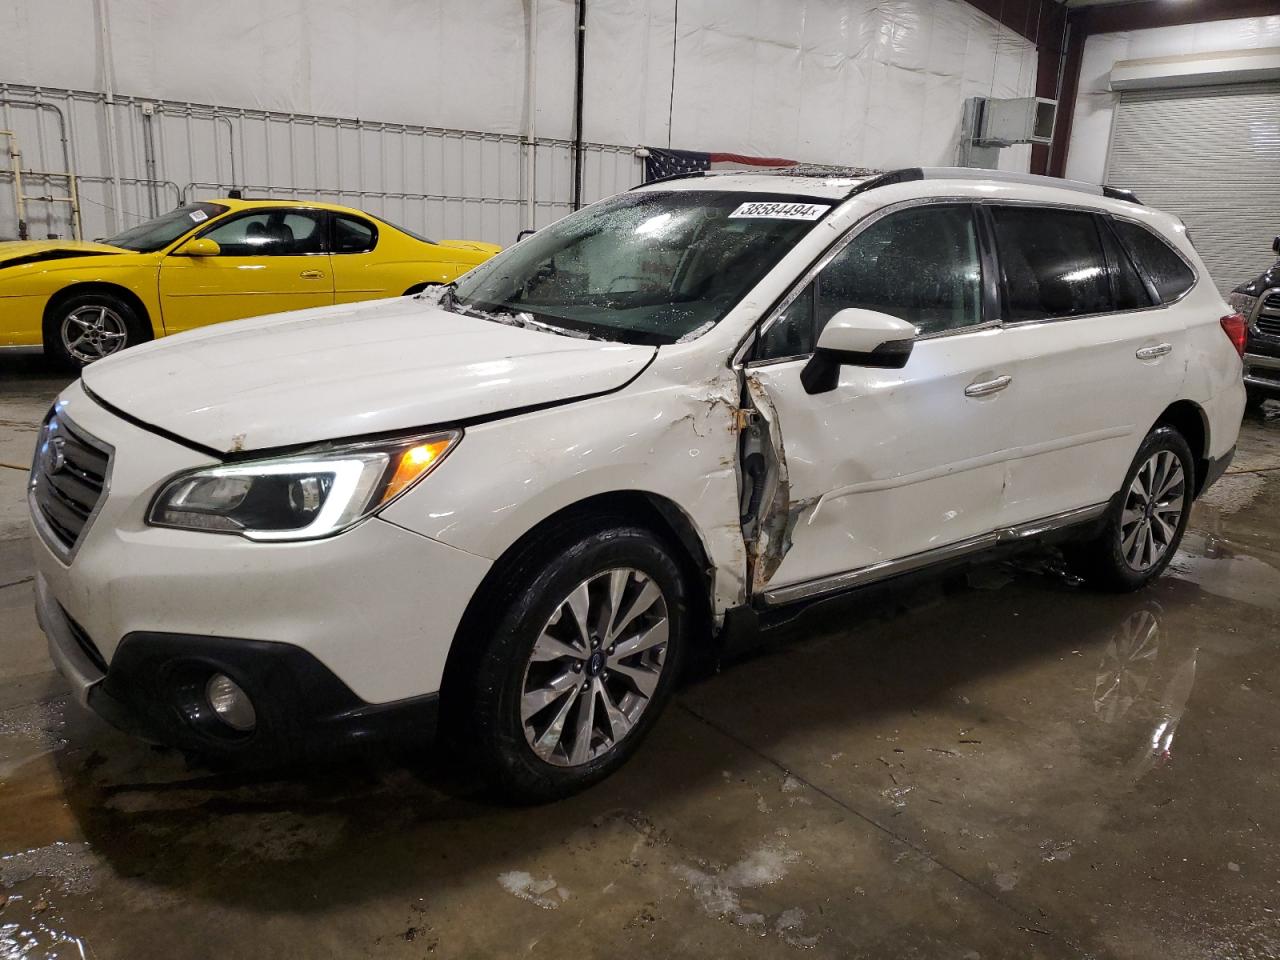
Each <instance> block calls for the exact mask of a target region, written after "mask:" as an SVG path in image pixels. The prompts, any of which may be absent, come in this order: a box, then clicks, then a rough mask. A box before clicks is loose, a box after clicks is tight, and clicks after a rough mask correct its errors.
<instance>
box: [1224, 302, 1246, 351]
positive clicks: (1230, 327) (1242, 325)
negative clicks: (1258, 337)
mask: <svg viewBox="0 0 1280 960" xmlns="http://www.w3.org/2000/svg"><path fill="white" fill-rule="evenodd" d="M1218 322H1219V323H1220V324H1222V332H1223V333H1225V334H1226V335H1227V339H1228V340H1230V341H1231V345H1232V346H1233V347H1235V348H1236V353H1238V354H1240V356H1241V357H1243V356H1244V345H1245V341H1246V340H1248V339H1249V324H1248V322H1246V320H1245V318H1244V317H1242V316H1240V314H1238V313H1232V314H1229V315H1227V316H1225V317H1223V318H1222V319H1221V320H1219V321H1218Z"/></svg>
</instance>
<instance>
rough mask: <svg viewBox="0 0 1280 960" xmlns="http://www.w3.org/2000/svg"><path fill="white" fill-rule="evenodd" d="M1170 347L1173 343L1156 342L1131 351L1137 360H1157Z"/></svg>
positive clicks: (1170, 348)
mask: <svg viewBox="0 0 1280 960" xmlns="http://www.w3.org/2000/svg"><path fill="white" fill-rule="evenodd" d="M1172 349H1173V344H1171V343H1157V344H1156V345H1155V346H1152V347H1139V348H1138V349H1137V350H1135V351H1134V352H1133V355H1134V356H1135V357H1137V358H1138V359H1139V360H1158V359H1159V358H1160V357H1163V356H1164V355H1165V354H1166V353H1168V352H1169V351H1170V350H1172Z"/></svg>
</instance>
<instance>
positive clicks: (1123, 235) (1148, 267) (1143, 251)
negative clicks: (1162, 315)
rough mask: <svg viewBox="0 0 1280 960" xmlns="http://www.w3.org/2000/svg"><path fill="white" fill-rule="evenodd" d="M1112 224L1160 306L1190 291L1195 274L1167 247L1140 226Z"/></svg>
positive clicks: (1126, 221) (1120, 221) (1121, 221)
mask: <svg viewBox="0 0 1280 960" xmlns="http://www.w3.org/2000/svg"><path fill="white" fill-rule="evenodd" d="M1114 223H1115V228H1116V232H1117V233H1119V234H1120V239H1121V240H1122V241H1123V242H1124V245H1125V246H1126V247H1128V249H1129V253H1130V254H1131V255H1132V256H1133V259H1134V261H1135V262H1136V263H1137V264H1138V267H1139V269H1141V270H1142V271H1143V272H1144V273H1145V274H1146V275H1147V277H1148V278H1150V280H1151V282H1152V284H1153V285H1154V286H1155V288H1156V295H1157V296H1159V298H1160V302H1161V303H1172V302H1173V301H1174V300H1177V299H1178V298H1179V297H1180V296H1182V295H1183V294H1184V293H1186V292H1187V291H1188V290H1190V289H1191V287H1192V286H1193V285H1194V284H1195V282H1196V275H1195V273H1194V272H1193V271H1192V269H1191V268H1190V267H1189V266H1187V264H1186V261H1185V260H1183V259H1182V257H1180V256H1178V254H1177V253H1175V252H1174V251H1173V248H1172V247H1170V246H1169V244H1167V243H1165V241H1164V240H1162V239H1160V237H1158V236H1156V235H1155V234H1154V233H1152V232H1151V231H1150V230H1148V229H1147V228H1146V227H1144V226H1142V225H1141V224H1138V223H1132V222H1130V221H1128V220H1116V221H1114Z"/></svg>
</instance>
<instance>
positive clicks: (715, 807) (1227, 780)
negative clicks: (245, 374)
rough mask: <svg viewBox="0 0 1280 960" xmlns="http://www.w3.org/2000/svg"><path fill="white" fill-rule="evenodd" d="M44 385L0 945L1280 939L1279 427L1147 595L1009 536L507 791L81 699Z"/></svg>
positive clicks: (1155, 951) (18, 527)
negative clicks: (618, 755)
mask: <svg viewBox="0 0 1280 960" xmlns="http://www.w3.org/2000/svg"><path fill="white" fill-rule="evenodd" d="M61 382H62V378H60V377H58V376H56V375H53V374H50V373H47V372H44V370H43V368H42V366H41V365H40V363H38V362H37V361H35V360H24V359H16V358H8V359H0V463H2V464H3V466H0V585H3V586H0V904H4V905H3V906H2V907H0V958H26V957H45V956H51V957H99V958H110V957H121V958H136V957H145V956H159V955H163V956H166V957H197V956H199V957H206V956H214V955H223V956H246V957H247V956H282V957H283V956H287V957H290V958H305V957H339V956H340V957H365V956H369V957H388V958H396V957H435V956H443V957H488V956H503V957H506V956H513V955H516V954H529V955H532V956H547V957H566V956H584V957H585V956H602V955H610V956H615V957H630V956H655V957H673V956H698V957H766V956H768V957H778V956H787V955H790V954H791V953H792V952H793V951H794V952H798V953H803V952H806V951H807V952H809V953H810V954H811V955H814V956H832V957H895V958H898V957H929V958H933V957H956V958H973V957H1014V956H1017V957H1059V956H1098V957H1100V956H1115V957H1126V958H1129V957H1153V958H1162V960H1164V958H1182V957H1187V958H1191V957H1195V958H1205V957H1221V958H1242V960H1243V958H1257V957H1274V956H1277V955H1280V912H1277V911H1280V804H1277V791H1278V789H1280V658H1278V657H1277V652H1278V651H1280V482H1278V481H1280V472H1276V471H1278V470H1280V420H1278V421H1277V422H1275V423H1270V422H1268V420H1267V419H1265V418H1259V419H1253V420H1250V421H1248V422H1247V423H1246V427H1245V430H1244V433H1243V436H1242V440H1241V452H1240V455H1239V457H1238V458H1237V462H1236V466H1235V467H1233V469H1232V471H1231V473H1230V475H1229V476H1227V477H1226V478H1224V479H1223V480H1222V481H1221V483H1220V484H1219V485H1218V486H1217V487H1216V488H1215V489H1214V490H1213V491H1212V493H1211V495H1210V496H1209V497H1208V498H1206V500H1205V501H1202V502H1201V503H1200V504H1198V505H1197V508H1196V512H1195V515H1194V518H1193V521H1192V529H1191V531H1190V532H1189V534H1188V536H1187V538H1186V541H1185V543H1184V546H1183V551H1182V553H1181V554H1180V555H1179V556H1178V558H1177V559H1176V561H1175V564H1174V567H1173V569H1172V570H1171V571H1170V572H1169V574H1167V575H1166V576H1165V577H1164V578H1163V579H1162V580H1161V581H1160V582H1159V583H1158V584H1157V585H1156V586H1154V587H1153V588H1152V589H1150V590H1148V591H1147V592H1145V593H1142V594H1140V595H1136V596H1125V597H1115V596H1102V595H1098V594H1094V593H1090V592H1087V591H1085V590H1083V589H1080V588H1078V587H1076V586H1074V585H1072V584H1071V583H1069V582H1067V580H1066V579H1065V578H1064V577H1062V576H1061V575H1059V574H1057V573H1055V566H1054V564H1053V563H1051V562H1038V561H1033V560H1028V561H1022V562H1020V563H1018V564H1016V565H1013V564H1001V565H992V566H988V567H983V568H980V569H978V570H976V571H974V572H973V573H971V574H969V575H968V577H967V578H965V580H964V582H956V581H955V579H954V578H953V580H951V581H948V582H946V583H945V584H943V583H939V584H934V585H931V586H925V587H921V588H917V589H915V590H912V591H910V592H905V593H902V594H901V595H899V596H896V597H894V598H893V600H892V602H891V603H888V604H880V605H877V606H875V608H874V609H872V610H868V609H866V605H865V604H850V603H842V604H839V605H837V606H834V607H828V608H827V609H825V610H821V611H815V612H813V613H811V614H809V615H806V616H805V617H804V618H802V619H801V620H800V621H798V622H797V623H795V624H794V625H793V627H792V628H791V629H790V630H788V632H787V635H786V636H785V637H782V638H780V639H779V640H778V641H777V642H775V643H773V644H771V645H770V646H769V647H768V648H766V650H765V651H764V652H763V653H762V654H761V655H759V656H757V657H755V658H753V659H751V660H749V661H746V662H743V663H739V664H737V665H735V666H733V667H730V668H728V669H726V670H724V671H722V672H721V673H720V674H719V675H717V676H715V677H712V678H709V679H706V680H703V681H700V682H697V683H695V684H692V685H690V686H689V687H687V688H686V689H684V690H683V691H682V692H681V693H680V694H679V695H678V697H677V700H676V702H675V703H674V704H673V705H672V707H671V708H670V709H669V710H668V712H667V714H666V716H665V717H664V718H663V720H662V722H661V723H660V724H659V725H658V726H657V728H656V730H655V732H654V734H653V736H652V737H651V738H650V740H649V741H648V742H647V743H646V744H645V746H644V748H643V749H642V750H641V751H640V753H639V755H638V756H637V757H636V758H635V759H634V760H633V762H632V763H631V764H630V765H629V766H628V767H627V768H625V769H624V770H623V771H622V772H621V773H620V774H619V775H617V776H615V777H614V778H613V779H611V780H610V781H608V782H607V783H605V784H603V785H602V786H600V787H598V788H596V789H594V790H592V791H590V792H589V793H587V794H585V795H583V796H580V797H577V798H575V799H572V800H570V801H567V802H564V803H560V804H556V805H552V806H547V807H542V808H535V809H505V808H501V807H496V806H492V805H488V804H486V803H484V802H483V801H482V800H480V799H477V798H478V797H479V793H478V791H477V790H476V789H475V787H474V785H473V784H470V783H469V782H467V781H466V779H465V778H464V777H462V776H461V775H460V774H458V773H457V772H456V771H455V770H454V769H453V768H452V767H450V766H449V765H448V764H447V763H446V762H444V761H442V760H440V759H438V758H431V757H426V758H417V759H413V760H398V761H397V760H392V759H387V758H382V759H375V758H370V759H368V760H367V761H364V762H351V763H343V764H341V765H333V766H330V767H328V768H325V769H322V770H316V771H314V772H311V773H307V774H301V775H300V774H296V773H295V774H291V775H270V776H263V775H258V776H246V775H244V774H233V773H226V772H216V771H212V770H208V769H204V768H202V767H200V766H199V765H195V764H192V763H189V762H188V761H186V760H184V758H183V757H182V756H180V755H179V754H176V753H174V752H172V751H168V750H163V749H158V748H151V747H148V746H145V745H142V744H140V743H136V742H134V741H131V740H129V739H127V738H126V737H124V736H122V735H120V734H117V733H116V732H114V731H113V730H111V729H110V728H108V727H106V726H105V725H104V724H103V723H101V722H100V721H98V720H97V719H95V718H94V717H92V716H89V715H87V714H85V713H84V712H82V711H81V710H80V709H78V708H77V707H76V706H75V704H74V703H69V702H68V700H67V698H66V696H65V692H64V688H63V687H62V685H61V684H60V682H59V681H58V680H57V679H56V677H55V676H54V675H53V674H52V673H51V672H50V668H49V664H48V660H47V658H46V656H45V654H44V651H43V638H42V637H41V635H40V633H39V631H38V630H37V628H36V626H35V623H34V620H33V617H32V614H31V612H30V608H31V584H30V577H31V569H30V564H29V561H28V559H27V544H26V543H25V539H24V538H25V536H26V533H25V528H24V521H23V505H22V491H23V477H24V470H25V464H26V463H27V461H28V459H29V455H30V449H29V448H30V446H31V444H32V442H33V438H34V429H35V424H36V422H37V421H38V419H39V417H40V416H41V415H42V413H43V410H44V408H45V406H46V405H47V403H48V401H49V399H50V398H51V397H52V396H53V394H54V393H55V392H56V390H57V389H58V387H59V386H60V384H61ZM1273 478H1275V479H1273ZM6 899H7V903H6Z"/></svg>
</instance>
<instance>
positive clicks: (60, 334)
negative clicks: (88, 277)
mask: <svg viewBox="0 0 1280 960" xmlns="http://www.w3.org/2000/svg"><path fill="white" fill-rule="evenodd" d="M150 339H151V331H150V330H149V329H148V327H147V325H146V323H145V322H144V321H143V319H142V318H141V317H139V316H138V313H137V311H136V310H135V309H134V308H133V307H132V306H131V305H130V304H129V303H128V302H127V301H125V300H124V299H123V298H121V297H118V296H115V295H114V294H110V293H81V294H73V295H71V296H69V297H62V298H59V299H58V300H56V301H54V302H53V303H52V304H50V306H49V309H48V310H47V311H46V312H45V320H44V349H45V355H46V356H49V357H52V358H53V359H54V360H55V361H57V362H60V363H61V364H63V365H64V366H70V367H77V368H78V367H84V366H88V365H89V364H90V363H93V362H94V361H96V360H101V359H102V358H103V357H109V356H111V355H112V354H114V353H119V352H120V351H121V350H123V349H125V348H126V347H131V346H133V345H134V344H137V343H141V342H142V341H144V340H150Z"/></svg>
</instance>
